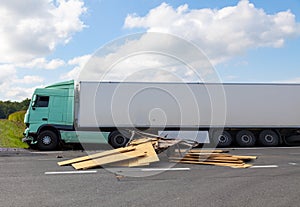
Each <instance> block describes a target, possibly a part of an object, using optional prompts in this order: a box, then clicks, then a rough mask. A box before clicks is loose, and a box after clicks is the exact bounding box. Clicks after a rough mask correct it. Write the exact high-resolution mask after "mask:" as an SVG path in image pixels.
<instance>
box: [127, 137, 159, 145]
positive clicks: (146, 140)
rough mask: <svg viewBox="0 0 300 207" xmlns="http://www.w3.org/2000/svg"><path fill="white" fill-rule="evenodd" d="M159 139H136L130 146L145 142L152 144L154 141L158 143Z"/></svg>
mask: <svg viewBox="0 0 300 207" xmlns="http://www.w3.org/2000/svg"><path fill="white" fill-rule="evenodd" d="M157 140H158V139H157V138H139V139H134V140H132V141H131V142H130V143H129V145H139V144H143V143H145V142H152V141H157Z"/></svg>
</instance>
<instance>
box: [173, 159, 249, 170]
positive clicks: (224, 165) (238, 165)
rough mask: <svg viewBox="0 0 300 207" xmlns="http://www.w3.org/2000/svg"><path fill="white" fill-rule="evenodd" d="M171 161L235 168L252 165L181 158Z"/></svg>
mask: <svg viewBox="0 0 300 207" xmlns="http://www.w3.org/2000/svg"><path fill="white" fill-rule="evenodd" d="M170 162H180V163H186V164H201V165H215V166H223V167H233V168H248V167H251V166H252V165H250V164H245V163H243V164H233V163H218V162H197V161H184V160H183V161H180V160H170Z"/></svg>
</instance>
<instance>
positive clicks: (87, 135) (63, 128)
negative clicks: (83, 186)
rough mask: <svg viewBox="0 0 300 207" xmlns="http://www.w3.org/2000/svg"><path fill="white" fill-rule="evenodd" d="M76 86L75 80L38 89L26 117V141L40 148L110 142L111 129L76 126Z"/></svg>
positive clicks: (50, 148)
mask: <svg viewBox="0 0 300 207" xmlns="http://www.w3.org/2000/svg"><path fill="white" fill-rule="evenodd" d="M74 86H75V83H74V81H73V80H71V81H66V82H61V83H56V84H53V85H50V86H47V87H45V88H37V89H36V90H35V91H34V94H33V96H32V99H31V102H30V105H29V107H28V110H27V112H26V114H25V117H24V123H25V125H26V129H25V131H24V136H25V137H24V138H23V141H24V142H26V143H27V144H28V145H29V146H31V147H32V148H37V149H39V150H54V149H57V148H58V146H59V145H61V144H66V143H67V144H69V143H81V144H82V143H96V144H97V143H100V144H103V143H107V139H108V134H109V133H108V132H100V131H99V130H94V131H78V130H77V129H76V126H75V125H76V123H75V111H76V110H75V94H76V93H75V87H74Z"/></svg>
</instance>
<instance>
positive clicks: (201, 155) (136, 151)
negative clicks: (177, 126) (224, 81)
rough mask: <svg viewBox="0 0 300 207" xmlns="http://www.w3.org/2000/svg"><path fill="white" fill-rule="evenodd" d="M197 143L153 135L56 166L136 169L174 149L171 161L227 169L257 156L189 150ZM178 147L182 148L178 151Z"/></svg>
mask: <svg viewBox="0 0 300 207" xmlns="http://www.w3.org/2000/svg"><path fill="white" fill-rule="evenodd" d="M196 144H197V143H194V142H188V141H183V140H180V139H165V138H162V137H155V136H143V137H141V138H140V139H134V140H130V142H129V144H128V146H127V147H123V148H118V149H113V150H108V151H104V152H100V153H96V154H92V155H88V156H83V157H79V158H74V159H70V160H65V161H61V162H58V165H59V166H65V165H72V166H73V167H74V168H75V169H77V170H81V169H89V168H94V167H98V166H104V165H109V166H120V167H137V166H147V165H149V164H150V163H153V162H158V161H159V158H158V156H157V154H159V153H161V152H162V151H165V150H166V149H168V148H169V149H170V147H171V148H172V147H173V146H177V148H176V149H173V150H171V152H172V153H171V155H170V154H169V161H170V162H178V163H187V164H203V165H215V166H227V167H232V168H247V167H250V166H252V165H251V164H247V163H246V161H249V160H253V159H256V158H257V157H256V156H241V155H231V154H228V152H229V151H228V150H203V149H191V148H192V147H194V146H195V145H196ZM179 145H183V146H184V147H183V148H180V147H179Z"/></svg>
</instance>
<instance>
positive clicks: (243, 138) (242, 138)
mask: <svg viewBox="0 0 300 207" xmlns="http://www.w3.org/2000/svg"><path fill="white" fill-rule="evenodd" d="M235 140H236V143H237V144H238V145H239V146H241V147H253V146H254V145H255V143H256V137H255V135H254V134H253V133H252V132H251V131H248V130H241V131H239V132H238V133H237V134H236V137H235Z"/></svg>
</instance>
